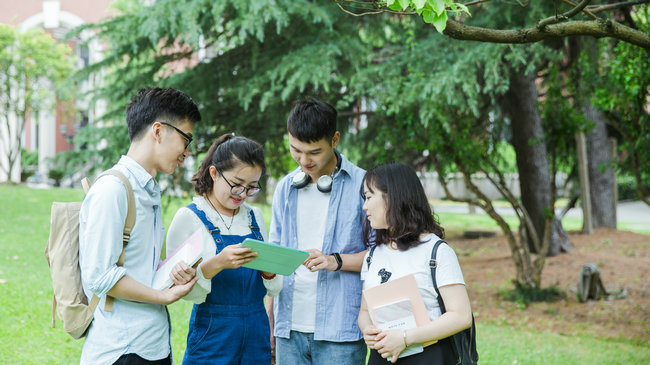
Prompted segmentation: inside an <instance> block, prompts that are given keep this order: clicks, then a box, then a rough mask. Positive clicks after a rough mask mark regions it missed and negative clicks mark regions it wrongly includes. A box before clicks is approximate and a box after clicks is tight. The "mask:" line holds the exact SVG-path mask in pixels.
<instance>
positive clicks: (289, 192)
mask: <svg viewBox="0 0 650 365" xmlns="http://www.w3.org/2000/svg"><path fill="white" fill-rule="evenodd" d="M336 118H337V112H336V110H335V109H334V108H333V107H332V106H331V105H329V104H327V103H324V102H321V101H318V100H309V101H301V102H298V103H297V104H296V106H295V107H294V108H293V110H292V111H291V113H290V114H289V118H288V120H287V130H288V132H289V149H290V152H291V156H292V157H293V158H294V160H296V162H297V163H298V165H299V167H298V168H297V169H296V170H294V171H292V172H290V173H289V174H288V175H287V176H285V177H284V178H282V179H281V180H280V182H279V183H278V185H277V187H276V189H275V193H274V194H273V207H272V211H273V215H272V218H271V228H270V231H269V241H270V242H271V243H275V244H278V245H283V246H286V247H290V248H294V249H301V250H306V251H309V253H310V256H309V258H308V259H307V260H306V261H305V263H304V265H303V266H301V267H299V268H298V269H297V270H296V271H295V272H294V273H293V274H292V275H291V276H289V277H286V278H284V286H283V288H282V291H280V294H279V295H278V298H275V299H274V316H275V330H274V334H275V337H276V338H275V340H276V354H277V355H276V359H277V361H278V364H280V365H294V364H315V365H319V364H336V365H345V364H350V365H362V364H365V358H366V346H365V343H364V342H363V340H362V334H361V331H360V330H359V327H358V326H357V314H358V311H359V306H360V304H361V280H360V278H359V271H360V270H361V264H362V261H363V256H364V255H365V252H366V251H365V247H364V245H363V242H362V233H361V222H362V220H363V219H364V218H365V214H364V212H363V210H362V206H363V200H362V198H361V195H360V194H359V189H360V188H361V182H362V179H363V176H364V174H365V171H364V170H362V169H361V168H359V167H357V166H355V165H354V164H352V163H351V162H350V161H348V160H347V159H346V158H345V157H344V156H342V155H341V154H339V153H338V152H337V151H336V146H337V145H338V143H339V138H340V133H339V132H338V131H337V130H336Z"/></svg>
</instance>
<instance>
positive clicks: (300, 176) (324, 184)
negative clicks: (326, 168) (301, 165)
mask: <svg viewBox="0 0 650 365" xmlns="http://www.w3.org/2000/svg"><path fill="white" fill-rule="evenodd" d="M334 154H335V155H336V167H335V168H334V171H332V174H331V175H323V176H321V177H319V178H318V181H316V188H317V189H318V191H320V192H321V193H329V192H330V191H332V183H333V182H334V175H336V173H337V172H338V171H339V169H340V168H341V155H339V153H338V151H336V150H334ZM309 181H311V177H310V176H309V175H307V174H306V173H305V172H304V171H302V170H301V171H300V172H298V173H297V174H295V175H294V176H293V180H292V185H293V186H294V187H295V188H296V189H302V188H304V187H305V186H307V185H308V184H309Z"/></svg>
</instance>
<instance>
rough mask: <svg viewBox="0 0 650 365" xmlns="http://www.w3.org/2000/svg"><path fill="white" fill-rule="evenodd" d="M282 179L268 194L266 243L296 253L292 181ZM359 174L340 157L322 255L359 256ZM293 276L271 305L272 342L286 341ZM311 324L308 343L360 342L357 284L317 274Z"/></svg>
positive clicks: (344, 274)
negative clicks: (311, 338)
mask: <svg viewBox="0 0 650 365" xmlns="http://www.w3.org/2000/svg"><path fill="white" fill-rule="evenodd" d="M298 171H300V169H299V168H298V169H296V170H295V171H293V172H291V173H289V174H288V175H287V176H285V177H284V178H283V179H282V180H280V182H279V183H278V186H277V187H276V189H275V193H274V194H273V207H272V211H273V215H272V217H271V227H270V232H269V242H271V243H274V244H278V245H282V246H286V247H290V248H298V237H297V233H296V232H297V230H296V214H297V203H298V190H297V189H296V188H295V187H294V186H293V185H292V181H293V176H294V175H295V174H296V173H298ZM364 175H365V171H364V170H363V169H361V168H359V167H357V166H355V165H353V164H352V163H351V162H350V161H348V160H347V159H346V158H345V157H343V156H341V168H340V170H339V172H338V173H337V174H336V175H335V177H334V182H333V184H332V191H331V193H330V194H332V195H331V197H330V203H329V209H328V212H327V222H326V223H325V224H326V225H325V236H324V237H323V250H322V251H323V253H325V254H331V253H334V252H339V253H345V254H351V253H357V252H361V251H363V250H365V247H364V245H363V242H362V226H361V224H362V222H363V219H365V213H364V212H363V209H362V207H363V200H362V198H361V194H360V192H359V189H360V188H361V182H362V181H363V177H364ZM294 275H295V274H292V275H291V276H286V277H284V281H283V287H282V291H280V294H279V295H278V297H277V298H276V300H275V301H274V316H275V331H274V334H275V336H278V337H283V338H289V333H290V332H291V317H292V309H291V306H292V305H293V299H294V298H293V293H294V291H293V285H294ZM317 285H318V286H317V295H316V321H315V328H314V340H318V341H332V342H345V341H356V340H359V339H361V338H362V333H361V331H360V330H359V327H358V325H357V316H358V315H359V306H360V305H361V279H360V277H359V273H357V272H350V271H327V270H321V271H319V272H318V283H317Z"/></svg>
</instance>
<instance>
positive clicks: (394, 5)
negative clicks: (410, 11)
mask: <svg viewBox="0 0 650 365" xmlns="http://www.w3.org/2000/svg"><path fill="white" fill-rule="evenodd" d="M388 8H389V9H390V10H394V11H400V10H402V6H401V5H400V4H399V2H398V1H397V0H393V2H392V3H391V4H390V5H388Z"/></svg>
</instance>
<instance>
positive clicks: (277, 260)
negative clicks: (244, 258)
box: [241, 238, 309, 276]
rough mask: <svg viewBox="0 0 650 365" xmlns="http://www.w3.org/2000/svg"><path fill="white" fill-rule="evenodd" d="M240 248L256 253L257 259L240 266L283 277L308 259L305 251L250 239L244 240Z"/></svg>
mask: <svg viewBox="0 0 650 365" xmlns="http://www.w3.org/2000/svg"><path fill="white" fill-rule="evenodd" d="M241 247H250V248H251V249H252V250H253V251H255V252H257V258H256V259H255V260H253V261H251V262H249V263H247V264H244V265H242V266H243V267H247V268H249V269H255V270H260V271H266V272H272V273H274V274H280V275H284V276H289V275H291V274H293V272H294V271H296V269H297V268H298V266H300V265H301V264H302V263H303V262H305V260H307V258H308V257H309V253H308V252H307V251H301V250H296V249H293V248H288V247H282V246H279V245H274V244H271V243H266V242H262V241H258V240H254V239H252V238H247V239H245V240H244V242H242V244H241Z"/></svg>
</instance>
